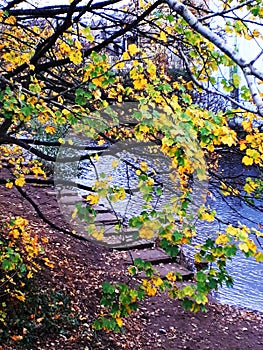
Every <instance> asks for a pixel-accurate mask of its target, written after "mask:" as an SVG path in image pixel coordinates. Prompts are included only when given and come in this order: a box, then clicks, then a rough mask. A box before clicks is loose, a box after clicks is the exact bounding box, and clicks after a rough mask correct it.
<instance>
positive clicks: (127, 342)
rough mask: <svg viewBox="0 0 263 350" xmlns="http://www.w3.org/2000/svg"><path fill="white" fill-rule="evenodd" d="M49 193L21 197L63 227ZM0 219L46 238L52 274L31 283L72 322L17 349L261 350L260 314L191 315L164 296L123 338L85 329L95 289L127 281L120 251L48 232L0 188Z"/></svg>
mask: <svg viewBox="0 0 263 350" xmlns="http://www.w3.org/2000/svg"><path fill="white" fill-rule="evenodd" d="M50 190H51V189H50V188H46V187H42V188H39V187H32V186H31V187H26V191H27V193H28V194H30V195H31V196H32V198H34V200H35V201H36V202H38V203H39V204H42V205H43V208H44V209H43V212H44V213H45V215H47V216H48V219H49V220H50V221H52V222H54V223H55V224H56V225H58V226H61V227H63V228H65V229H66V228H67V225H66V223H64V221H63V216H62V215H61V214H60V212H59V210H58V208H57V204H56V202H55V199H54V196H51V195H49V194H48V192H50ZM0 215H1V217H3V216H7V215H8V216H12V215H21V216H25V217H26V218H28V219H29V220H30V221H31V225H32V228H33V229H34V230H35V231H36V232H37V233H38V235H39V236H45V237H48V238H49V243H48V244H47V246H46V252H47V254H48V256H49V258H50V260H52V261H53V263H54V269H53V270H52V272H50V270H49V269H44V270H43V271H42V272H41V274H40V275H39V278H38V281H39V283H40V285H41V286H42V288H43V290H47V289H48V290H52V291H53V292H56V293H58V292H59V293H63V295H66V296H67V298H68V299H67V300H68V301H67V303H68V304H67V305H66V304H64V307H66V306H67V307H68V308H69V312H70V313H71V314H72V315H73V316H72V317H73V318H74V317H75V319H74V323H71V324H70V325H67V326H65V327H64V328H63V331H62V328H61V331H60V332H58V333H52V332H50V331H49V330H47V331H46V332H43V331H42V333H40V334H38V335H37V336H36V337H35V338H34V340H33V341H31V343H30V344H28V345H27V346H25V347H24V349H27V350H31V349H41V350H46V349H49V350H55V349H56V350H64V349H65V350H66V349H70V350H74V349H76V350H77V349H78V350H82V349H83V350H88V349H91V350H93V349H108V350H114V349H117V350H119V349H131V350H133V349H136V350H139V349H145V350H155V349H156V350H157V349H167V350H173V349H174V350H175V349H176V350H177V349H189V350H197V349H201V350H204V349H209V350H216V349H222V350H228V349H229V350H237V349H239V350H248V349H253V350H262V349H263V327H262V326H263V315H262V314H256V313H253V312H249V311H246V310H240V309H234V308H230V307H228V306H222V305H218V304H210V305H209V308H208V312H207V313H205V314H204V313H197V314H192V313H190V312H187V311H185V310H183V309H182V308H181V306H180V303H179V302H177V301H175V300H170V299H168V298H167V297H166V296H164V295H161V296H156V297H154V298H149V299H147V300H145V301H144V302H142V303H141V305H140V309H139V311H138V312H136V313H134V314H133V315H132V316H131V317H130V318H128V319H127V320H125V329H126V332H125V334H113V333H101V332H100V333H98V332H95V331H94V330H93V329H92V327H91V324H92V323H93V321H94V319H95V317H96V313H97V312H98V308H97V305H98V303H99V297H100V285H101V283H102V282H103V281H105V280H108V281H125V280H126V279H127V274H126V265H125V264H124V260H123V254H125V253H122V252H116V251H109V250H107V249H106V248H104V247H100V246H96V245H94V244H92V243H90V242H83V241H79V240H78V239H75V238H72V237H70V236H67V235H66V234H64V233H61V232H59V231H58V230H54V229H52V228H50V226H48V225H47V224H45V223H43V221H42V220H41V219H40V218H39V215H37V214H36V213H35V211H34V210H33V208H32V206H31V205H30V204H29V203H28V202H27V201H26V200H25V199H23V198H22V197H21V195H20V194H19V193H18V192H17V190H16V189H12V190H7V189H6V188H5V187H4V186H1V187H0ZM61 327H62V321H61ZM12 331H13V332H14V331H15V330H12ZM10 332H11V331H10ZM0 344H1V341H0ZM1 345H2V347H1V346H0V350H3V349H4V350H11V349H12V350H14V349H22V348H23V347H20V345H19V343H18V342H12V341H11V342H10V341H9V342H5V343H4V344H1Z"/></svg>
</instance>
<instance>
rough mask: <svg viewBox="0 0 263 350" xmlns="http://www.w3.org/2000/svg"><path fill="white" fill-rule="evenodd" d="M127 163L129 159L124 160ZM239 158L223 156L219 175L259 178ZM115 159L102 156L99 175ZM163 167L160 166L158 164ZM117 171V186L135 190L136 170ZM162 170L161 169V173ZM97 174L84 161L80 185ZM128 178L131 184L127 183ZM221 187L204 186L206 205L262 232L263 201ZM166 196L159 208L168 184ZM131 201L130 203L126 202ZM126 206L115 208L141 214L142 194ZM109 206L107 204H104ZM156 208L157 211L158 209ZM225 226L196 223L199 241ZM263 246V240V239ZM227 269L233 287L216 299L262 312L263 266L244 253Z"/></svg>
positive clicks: (126, 213)
mask: <svg viewBox="0 0 263 350" xmlns="http://www.w3.org/2000/svg"><path fill="white" fill-rule="evenodd" d="M125 159H126V160H127V159H128V160H129V158H128V156H127V157H126V158H125ZM240 160H241V159H240V156H234V155H233V154H230V153H225V154H223V155H222V157H221V159H220V161H219V169H218V173H220V174H221V175H223V176H226V177H227V178H230V177H232V178H233V181H235V182H239V185H240V184H241V183H242V182H243V181H244V178H245V177H246V176H254V175H258V170H257V169H255V168H253V167H250V168H244V167H243V166H242V164H241V162H240ZM163 161H164V164H161V167H159V170H160V169H164V168H165V167H166V166H167V164H166V160H165V159H164V160H163ZM111 164H112V156H111V155H108V156H107V155H106V156H105V157H102V160H101V161H100V164H97V165H98V167H97V168H98V170H99V172H103V173H105V174H112V166H111ZM159 165H160V164H159ZM117 170H118V171H117V172H116V171H115V173H114V174H115V175H114V176H113V180H112V181H113V183H114V185H119V186H123V187H126V188H127V187H129V188H132V187H134V185H135V184H136V180H135V178H136V175H135V170H134V169H133V168H128V167H127V164H125V165H122V166H120V167H119V168H118V169H117ZM160 171H161V170H160ZM95 177H96V175H95V173H94V169H93V167H91V166H90V164H88V162H82V164H81V166H79V176H78V179H81V182H82V183H83V184H85V185H88V186H92V185H93V184H94V179H95ZM127 178H129V183H128V184H127ZM213 182H214V184H215V185H218V183H217V181H216V180H215V179H213V178H212V180H211V181H210V183H205V184H203V188H201V192H203V193H204V192H206V191H207V189H209V191H210V196H209V198H207V204H209V205H210V206H211V208H212V209H215V210H216V211H217V216H218V217H219V218H220V219H221V220H222V221H223V222H229V223H232V224H233V225H235V224H237V223H238V222H241V223H243V224H246V225H248V226H249V227H252V226H254V227H256V228H257V229H259V227H260V225H262V226H263V201H260V200H258V201H257V202H256V205H257V207H258V208H260V207H261V209H262V210H257V209H255V208H251V207H249V206H248V205H247V204H245V203H244V202H243V201H241V200H240V199H239V198H238V197H233V196H232V197H231V196H228V197H224V196H222V195H221V194H220V193H219V192H218V190H217V189H216V187H215V186H213ZM163 192H164V196H162V199H161V200H158V205H162V204H163V203H169V200H170V197H171V191H170V187H169V184H166V186H165V188H164V191H163ZM203 193H201V194H200V186H198V193H197V194H196V197H195V196H194V198H195V201H196V202H198V204H200V201H202V200H203V197H202V194H203ZM127 201H128V202H127ZM127 201H126V203H123V202H120V204H119V205H118V203H117V204H114V209H115V210H116V211H117V212H119V213H120V215H121V216H122V217H126V218H127V217H128V218H130V217H132V216H133V215H134V214H138V213H140V212H141V210H142V206H141V202H142V198H140V194H138V193H137V194H136V195H134V196H130V198H129V199H127ZM105 205H107V203H105ZM158 205H157V209H158ZM223 228H224V224H222V223H221V224H220V225H219V223H218V222H216V221H214V222H212V223H208V222H205V223H204V222H197V233H198V235H197V241H198V242H199V243H200V242H203V241H205V240H206V239H207V238H208V237H213V236H214V235H215V232H216V231H217V230H219V229H223ZM260 243H261V245H263V240H261V242H260ZM257 244H258V243H257ZM228 269H229V271H230V274H231V276H233V278H234V287H233V288H227V287H225V286H223V287H222V288H220V289H219V290H218V291H216V292H214V293H213V297H214V298H215V299H216V300H217V301H219V302H221V303H226V304H230V305H235V306H240V307H246V308H249V309H253V310H257V311H263V263H257V262H255V261H254V260H253V259H250V258H245V257H244V256H243V255H242V254H241V253H238V254H237V256H236V257H234V258H233V260H232V261H231V262H229V263H228Z"/></svg>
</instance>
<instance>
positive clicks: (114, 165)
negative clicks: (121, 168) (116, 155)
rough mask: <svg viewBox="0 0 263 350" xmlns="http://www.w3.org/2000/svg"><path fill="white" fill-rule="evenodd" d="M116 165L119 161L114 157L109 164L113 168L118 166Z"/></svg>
mask: <svg viewBox="0 0 263 350" xmlns="http://www.w3.org/2000/svg"><path fill="white" fill-rule="evenodd" d="M118 165H119V162H118V161H117V160H116V159H114V160H113V161H112V162H111V166H112V167H113V168H114V169H116V168H117V167H118Z"/></svg>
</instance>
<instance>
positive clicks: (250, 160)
mask: <svg viewBox="0 0 263 350" xmlns="http://www.w3.org/2000/svg"><path fill="white" fill-rule="evenodd" d="M242 163H244V164H245V165H247V166H248V165H252V164H253V158H250V157H248V156H244V157H243V159H242Z"/></svg>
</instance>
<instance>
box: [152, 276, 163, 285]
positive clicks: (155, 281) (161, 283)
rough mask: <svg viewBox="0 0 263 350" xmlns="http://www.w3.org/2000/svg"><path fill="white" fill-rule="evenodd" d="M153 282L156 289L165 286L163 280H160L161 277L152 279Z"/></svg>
mask: <svg viewBox="0 0 263 350" xmlns="http://www.w3.org/2000/svg"><path fill="white" fill-rule="evenodd" d="M152 281H153V284H154V285H155V286H156V287H160V286H162V285H163V280H162V279H161V278H160V277H158V276H157V277H153V279H152Z"/></svg>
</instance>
